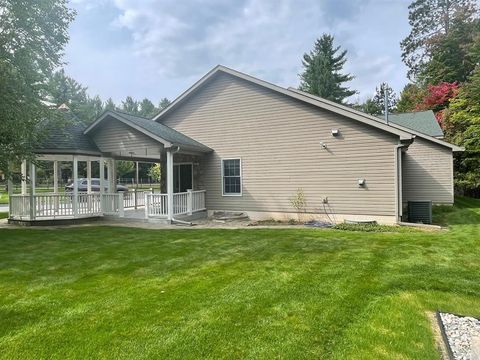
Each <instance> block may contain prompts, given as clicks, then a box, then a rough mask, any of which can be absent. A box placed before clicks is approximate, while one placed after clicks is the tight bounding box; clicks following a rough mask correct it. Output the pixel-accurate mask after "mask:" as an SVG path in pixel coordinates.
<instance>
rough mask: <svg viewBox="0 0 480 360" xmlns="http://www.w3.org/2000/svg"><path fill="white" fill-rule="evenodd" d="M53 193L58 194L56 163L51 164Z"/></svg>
mask: <svg viewBox="0 0 480 360" xmlns="http://www.w3.org/2000/svg"><path fill="white" fill-rule="evenodd" d="M53 192H54V193H55V194H57V193H58V161H57V160H55V161H54V162H53Z"/></svg>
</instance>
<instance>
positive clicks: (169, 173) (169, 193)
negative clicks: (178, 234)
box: [167, 150, 173, 221]
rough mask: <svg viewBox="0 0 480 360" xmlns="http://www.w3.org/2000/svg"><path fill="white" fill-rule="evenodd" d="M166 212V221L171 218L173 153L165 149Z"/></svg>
mask: <svg viewBox="0 0 480 360" xmlns="http://www.w3.org/2000/svg"><path fill="white" fill-rule="evenodd" d="M167 204H168V205H167V214H168V221H172V219H173V153H172V151H171V150H167Z"/></svg>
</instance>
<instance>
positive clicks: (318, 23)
mask: <svg viewBox="0 0 480 360" xmlns="http://www.w3.org/2000/svg"><path fill="white" fill-rule="evenodd" d="M73 1H74V2H75V3H77V6H78V8H79V16H82V11H85V12H88V11H89V10H88V9H90V10H91V9H92V6H99V5H98V4H99V3H98V2H95V1H94V0H73ZM101 3H102V4H103V6H104V7H105V4H106V3H108V4H109V6H110V11H111V13H112V14H113V15H112V16H111V18H110V20H109V21H107V22H106V24H105V20H104V21H103V23H99V24H98V27H99V29H97V31H98V32H102V31H105V29H106V27H108V31H112V32H123V33H124V34H125V37H124V38H123V37H122V38H121V39H122V41H123V43H122V46H119V47H118V48H115V49H114V50H109V51H112V52H113V55H112V54H105V55H104V56H102V55H101V46H98V47H96V46H95V41H100V40H99V39H95V38H89V39H87V38H86V37H81V36H80V35H81V31H82V29H78V31H79V34H76V35H78V36H72V44H71V46H70V49H71V50H70V54H71V53H74V52H75V50H74V49H75V48H84V49H88V50H87V51H89V52H94V53H95V55H97V56H99V58H98V59H96V58H93V59H89V61H88V62H89V63H92V64H93V63H95V62H96V61H97V62H98V63H101V64H99V65H98V67H97V68H101V69H102V71H104V72H106V73H102V76H101V77H103V78H106V79H107V78H111V76H110V75H109V73H116V74H123V76H122V77H121V79H123V81H124V82H125V84H128V86H126V85H125V86H123V87H122V85H121V84H120V81H116V82H115V84H116V86H119V87H120V89H119V88H116V89H115V93H116V94H117V93H119V92H121V91H122V92H123V94H124V95H115V96H120V97H122V98H124V97H125V96H126V95H133V96H136V97H140V96H142V97H143V96H150V97H153V96H158V95H157V93H160V96H169V97H173V96H175V95H177V94H178V93H179V92H180V91H182V90H184V87H185V86H186V85H188V84H189V83H191V82H193V81H194V80H196V79H197V78H198V77H199V76H201V75H203V74H204V73H206V72H207V71H208V70H210V69H211V68H212V67H213V66H215V65H216V64H219V63H221V64H224V65H227V66H230V67H232V68H235V69H238V70H241V71H245V72H247V73H250V74H252V75H255V76H258V77H260V78H263V79H265V80H268V81H271V82H275V83H277V84H279V85H283V86H291V85H293V86H296V85H298V73H299V72H300V71H301V58H302V55H303V53H304V52H306V51H309V50H310V48H311V47H312V46H313V43H314V41H315V39H316V38H317V37H319V36H321V34H322V33H323V32H329V33H332V34H334V35H335V36H336V40H337V43H338V44H340V45H342V48H346V49H348V51H349V54H348V58H349V61H348V63H347V66H346V71H349V72H351V73H352V74H354V75H356V79H355V80H354V81H353V82H352V84H351V85H352V87H353V88H355V89H358V90H360V91H361V93H362V94H361V95H362V96H363V97H364V96H366V95H367V94H368V95H370V93H372V92H373V91H374V89H375V86H376V85H377V84H378V83H380V82H382V81H385V80H387V81H389V82H390V83H391V84H392V85H393V86H394V87H395V88H396V89H397V90H398V89H399V88H400V87H401V86H402V85H403V83H404V82H405V69H404V67H403V66H402V65H401V62H400V57H399V56H400V55H399V46H398V43H399V41H400V40H401V38H402V37H403V36H404V33H405V32H406V31H407V30H408V24H407V19H406V14H407V10H406V6H407V4H406V3H405V2H404V1H402V0H364V1H362V0H236V1H234V2H229V1H224V0H203V1H198V0H197V1H195V0H182V1H178V0H163V1H159V0H143V1H138V0H101ZM112 8H113V10H112ZM97 11H98V9H97ZM106 18H108V17H106ZM406 24H407V25H406ZM399 29H401V31H399ZM123 33H122V34H123ZM78 37H80V38H81V39H82V40H83V41H86V42H87V43H83V44H78V43H77V44H74V43H73V42H74V41H78V40H76V39H78ZM90 42H91V43H90ZM77 53H78V51H77ZM67 54H68V53H67ZM69 56H70V55H69ZM105 59H112V60H109V61H112V63H109V64H105ZM116 59H117V60H116ZM75 60H76V59H75ZM81 66H82V65H81V64H80V63H78V61H77V62H76V67H75V69H76V71H78V73H79V74H81V73H82V71H81ZM92 66H93V65H92ZM81 76H82V75H80V77H81ZM132 76H135V78H134V79H132V78H129V77H132ZM88 77H89V81H91V82H92V83H88V82H86V81H84V80H83V79H82V78H79V79H78V80H79V81H81V82H85V83H86V84H87V85H89V86H90V88H91V89H98V91H100V92H101V95H102V96H103V97H108V96H109V95H105V94H104V92H106V89H104V87H103V88H102V87H101V86H98V87H97V86H95V84H94V83H96V81H97V80H95V78H93V77H92V76H91V75H89V76H88ZM116 80H117V79H116ZM166 83H168V84H169V87H168V88H166V86H165V84H166ZM171 84H177V85H174V86H172V85H171ZM102 86H103V85H102Z"/></svg>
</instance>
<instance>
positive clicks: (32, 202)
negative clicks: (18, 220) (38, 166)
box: [30, 162, 36, 220]
mask: <svg viewBox="0 0 480 360" xmlns="http://www.w3.org/2000/svg"><path fill="white" fill-rule="evenodd" d="M35 171H36V170H35V164H34V163H33V162H30V220H35V207H36V206H35Z"/></svg>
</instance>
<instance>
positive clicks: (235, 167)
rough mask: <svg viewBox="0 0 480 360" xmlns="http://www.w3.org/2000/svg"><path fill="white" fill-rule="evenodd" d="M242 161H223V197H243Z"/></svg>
mask: <svg viewBox="0 0 480 360" xmlns="http://www.w3.org/2000/svg"><path fill="white" fill-rule="evenodd" d="M241 173H242V164H241V161H240V159H222V177H223V195H242V176H241Z"/></svg>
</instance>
